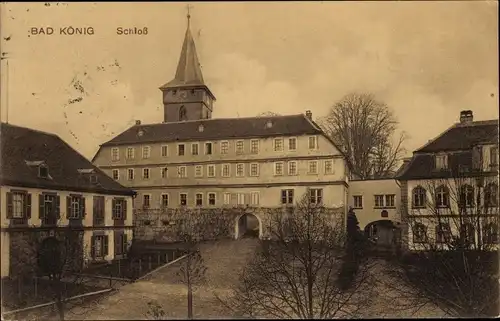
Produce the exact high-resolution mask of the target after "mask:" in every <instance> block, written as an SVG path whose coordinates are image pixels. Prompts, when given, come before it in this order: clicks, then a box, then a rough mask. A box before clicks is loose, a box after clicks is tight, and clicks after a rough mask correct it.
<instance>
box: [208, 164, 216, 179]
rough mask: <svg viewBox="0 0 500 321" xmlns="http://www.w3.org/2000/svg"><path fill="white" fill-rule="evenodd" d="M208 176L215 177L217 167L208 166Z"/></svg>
mask: <svg viewBox="0 0 500 321" xmlns="http://www.w3.org/2000/svg"><path fill="white" fill-rule="evenodd" d="M207 176H208V177H215V165H207Z"/></svg>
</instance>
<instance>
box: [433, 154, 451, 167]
mask: <svg viewBox="0 0 500 321" xmlns="http://www.w3.org/2000/svg"><path fill="white" fill-rule="evenodd" d="M435 162H436V169H446V168H447V167H448V166H447V165H448V164H447V157H446V155H436V157H435Z"/></svg>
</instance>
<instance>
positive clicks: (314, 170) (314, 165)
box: [308, 161, 318, 174]
mask: <svg viewBox="0 0 500 321" xmlns="http://www.w3.org/2000/svg"><path fill="white" fill-rule="evenodd" d="M308 173H309V174H318V161H309V167H308Z"/></svg>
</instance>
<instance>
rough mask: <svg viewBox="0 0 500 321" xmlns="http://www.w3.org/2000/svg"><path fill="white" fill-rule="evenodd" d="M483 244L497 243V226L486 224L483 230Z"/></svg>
mask: <svg viewBox="0 0 500 321" xmlns="http://www.w3.org/2000/svg"><path fill="white" fill-rule="evenodd" d="M483 238H484V241H483V242H484V243H485V244H497V243H498V225H496V224H495V223H488V224H487V225H486V226H485V229H484V236H483Z"/></svg>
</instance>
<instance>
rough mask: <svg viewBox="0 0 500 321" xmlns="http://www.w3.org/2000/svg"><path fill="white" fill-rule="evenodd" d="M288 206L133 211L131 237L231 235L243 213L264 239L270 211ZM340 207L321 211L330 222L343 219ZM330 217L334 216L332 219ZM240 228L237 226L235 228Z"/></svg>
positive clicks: (267, 234) (166, 238) (159, 239)
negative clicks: (252, 218)
mask: <svg viewBox="0 0 500 321" xmlns="http://www.w3.org/2000/svg"><path fill="white" fill-rule="evenodd" d="M288 211H290V208H281V207H280V208H250V207H247V208H245V207H241V208H240V207H234V208H213V209H147V210H134V239H136V240H140V241H155V242H179V241H182V235H183V234H184V233H189V234H190V235H191V237H193V238H194V240H195V241H208V240H215V239H223V238H235V236H236V235H235V233H236V225H237V224H239V223H240V224H239V225H241V222H239V218H240V217H241V216H243V215H245V214H251V215H255V216H256V217H257V218H258V221H259V222H260V224H261V225H262V226H261V227H260V231H261V235H260V237H261V238H264V239H267V238H269V237H270V234H271V231H272V225H273V224H272V222H271V221H272V219H271V217H272V216H273V214H285V215H286V213H287V212H288ZM343 211H344V208H343V207H341V208H328V209H325V212H324V214H325V215H329V216H331V217H332V222H333V221H336V222H339V223H341V224H343V223H344V222H343V221H342V219H343V213H344V212H343ZM333 218H336V220H334V219H333ZM239 230H241V226H240V227H239Z"/></svg>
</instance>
